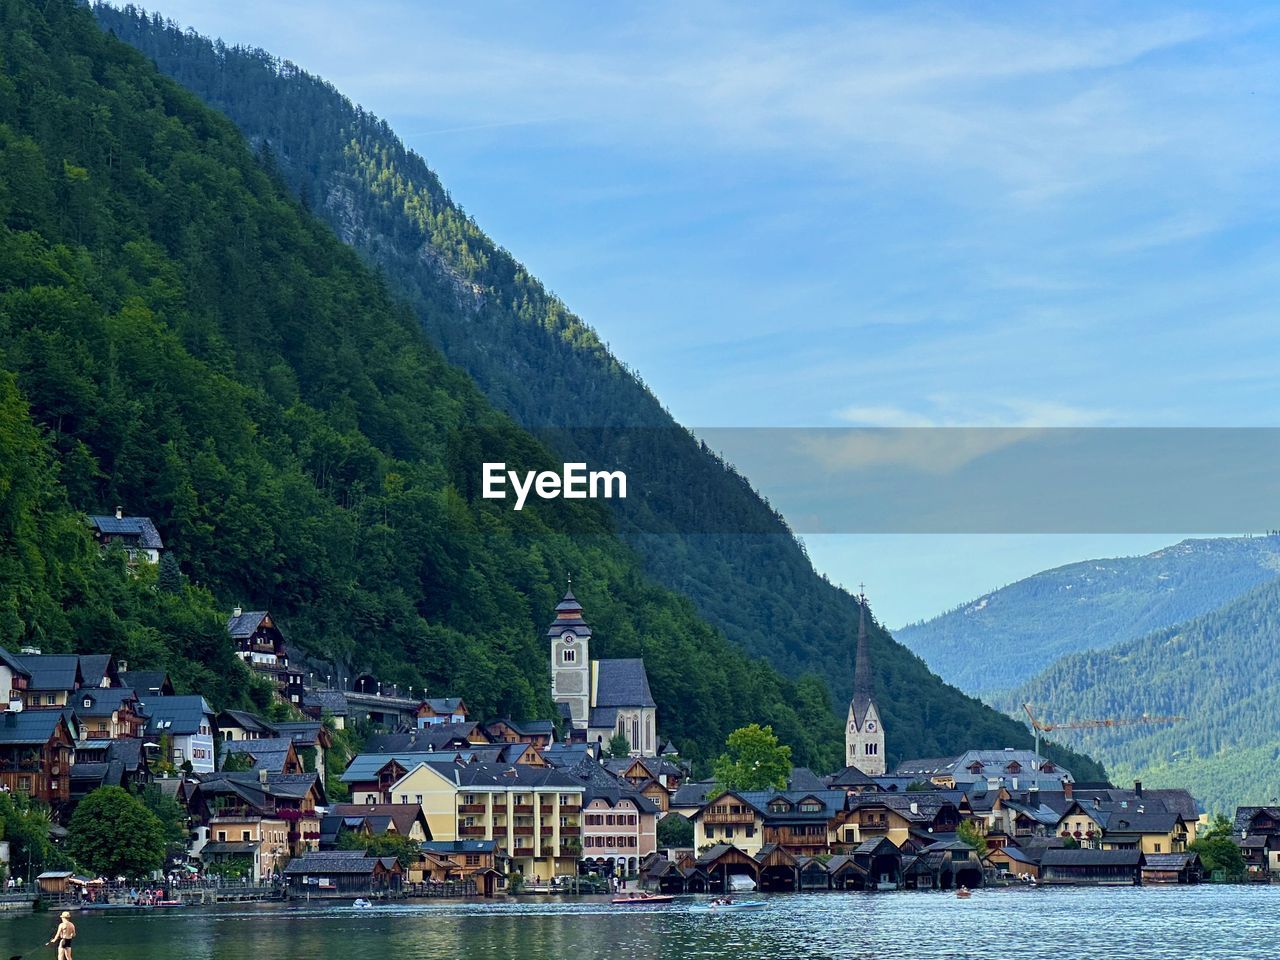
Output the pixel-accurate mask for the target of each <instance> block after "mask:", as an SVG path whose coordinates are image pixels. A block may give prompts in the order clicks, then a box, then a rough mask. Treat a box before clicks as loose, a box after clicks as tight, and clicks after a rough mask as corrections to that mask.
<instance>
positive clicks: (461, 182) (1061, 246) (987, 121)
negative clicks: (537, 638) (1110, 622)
mask: <svg viewBox="0 0 1280 960" xmlns="http://www.w3.org/2000/svg"><path fill="white" fill-rule="evenodd" d="M748 6H749V9H748ZM160 9H161V12H162V13H164V14H166V15H167V16H170V17H172V18H174V19H176V20H177V21H179V22H180V23H182V24H184V25H188V26H191V27H194V28H195V29H197V30H199V31H200V32H202V33H207V34H211V35H217V36H221V37H223V38H224V39H225V40H227V41H228V42H237V43H245V44H249V45H256V46H261V47H263V48H265V49H268V50H270V51H272V52H273V53H276V54H278V55H280V56H283V57H287V58H289V59H292V60H294V61H295V62H297V63H299V64H300V65H302V66H303V67H305V68H306V69H308V70H310V71H312V72H314V73H318V74H320V75H322V76H324V77H326V78H327V79H329V80H330V81H332V82H333V83H334V84H335V85H336V86H337V87H338V88H339V89H341V90H342V91H343V92H345V93H346V94H347V95H349V96H350V97H351V98H352V99H354V100H356V101H358V102H360V103H361V104H363V105H364V106H366V107H367V108H369V109H370V110H372V111H374V112H375V113H378V114H380V115H382V116H384V117H386V118H387V119H388V120H389V121H390V122H391V123H392V125H393V126H394V128H395V129H396V131H397V132H398V133H399V134H400V135H401V136H402V137H403V138H404V140H405V141H406V142H407V143H408V144H409V145H410V146H412V147H413V148H415V149H416V150H418V151H419V152H420V153H421V154H423V156H425V157H426V159H427V160H428V162H429V163H430V164H431V165H432V166H433V167H434V168H435V169H436V170H437V171H438V172H439V173H440V175H441V177H442V179H443V180H444V182H445V184H446V185H447V186H448V188H449V189H450V191H451V192H452V194H453V196H454V198H455V199H457V200H458V201H459V202H460V203H462V205H463V206H464V207H465V208H466V209H467V210H468V211H469V212H470V213H471V214H473V215H474V216H475V217H476V219H477V220H478V221H479V223H480V224H481V225H482V226H483V227H484V228H485V229H486V231H488V232H489V233H490V235H492V236H493V237H494V238H495V239H496V240H497V241H498V242H500V243H502V244H503V245H504V246H506V247H507V248H508V249H510V250H511V251H512V252H513V253H514V254H515V255H516V256H517V257H518V258H519V259H521V260H522V261H524V262H525V263H526V264H527V265H528V266H529V267H530V268H531V269H532V271H533V272H534V273H535V274H536V275H538V276H539V277H541V278H542V279H543V280H544V282H546V283H547V285H548V286H549V287H551V288H552V289H553V290H555V291H556V292H557V293H558V294H560V295H561V296H562V297H563V298H564V299H565V300H566V301H567V302H568V303H569V304H570V306H571V307H573V308H574V309H575V310H576V311H577V312H578V313H580V314H581V315H582V316H583V317H584V318H586V319H587V320H588V322H590V323H591V324H593V325H594V326H595V327H596V328H597V329H598V330H599V331H600V333H601V335H602V337H603V338H604V339H605V340H606V341H607V342H608V343H609V344H610V345H611V346H612V348H613V349H614V351H615V352H616V353H617V354H618V355H619V356H621V357H622V358H623V359H625V360H626V361H627V362H628V363H630V364H631V365H632V366H633V367H634V368H636V369H637V370H638V371H639V372H640V373H641V374H642V375H643V377H644V378H645V380H646V382H647V383H648V384H649V385H650V386H651V387H652V388H653V389H654V390H655V391H656V392H657V394H658V395H659V396H660V397H661V398H662V399H663V401H664V402H665V403H666V404H667V405H668V406H669V408H670V409H671V411H672V412H673V413H674V414H675V415H676V416H677V417H678V418H679V419H680V420H681V421H682V422H684V423H686V424H689V425H691V426H694V427H699V426H706V427H717V426H789V425H800V426H837V425H863V424H870V425H888V426H902V425H956V426H1133V425H1153V426H1234V425H1239V426H1253V425H1275V424H1276V416H1275V414H1274V413H1273V410H1274V409H1275V405H1276V404H1275V401H1276V399H1277V397H1276V393H1277V386H1276V383H1277V378H1276V375H1275V371H1276V370H1277V369H1280V324H1277V323H1276V322H1275V321H1274V319H1273V314H1274V312H1275V304H1276V303H1277V302H1280V298H1278V297H1277V292H1280V291H1278V288H1280V258H1278V257H1277V249H1276V248H1277V231H1276V221H1277V216H1278V213H1280V211H1278V209H1277V207H1278V202H1277V193H1276V191H1275V189H1274V184H1275V182H1276V174H1277V170H1276V167H1277V160H1278V159H1280V126H1278V125H1277V123H1276V119H1277V117H1276V114H1277V104H1278V103H1280V99H1277V92H1278V91H1277V87H1278V86H1280V56H1278V55H1277V53H1276V51H1277V50H1280V44H1278V42H1277V41H1280V10H1276V9H1275V8H1272V7H1268V6H1265V5H1234V4H1204V5H1200V6H1190V5H1178V4H1168V3H1162V4H1145V5H1144V4H1131V5H1123V6H1117V5H1114V4H1100V3H1099V4H1070V3H1066V4H1041V5H1035V6H1032V5H1008V4H981V3H975V4H967V5H964V6H961V5H955V4H913V3H905V4H899V5H893V6H887V5H882V4H862V5H856V4H835V3H822V2H816V3H810V4H805V5H803V6H799V7H797V6H795V5H776V6H769V5H754V4H753V5H743V4H728V3H724V4H718V3H709V4H678V3H650V4H644V5H634V6H629V7H623V6H621V5H603V6H602V5H596V4H486V5H467V9H462V5H443V4H441V5H436V4H429V3H417V2H414V3H408V2H405V3H385V2H384V3H362V4H359V5H351V4H343V3H337V2H330V0H308V2H306V3H295V2H274V3H271V4H263V3H249V2H242V0H216V2H210V0H171V2H169V0H167V2H164V3H163V4H161V6H160ZM766 492H767V491H766ZM1264 525H1274V523H1273V522H1272V523H1268V521H1267V519H1266V518H1263V519H1261V520H1260V526H1264ZM1171 533H1172V531H1171ZM1169 539H1171V538H1170V537H1161V536H1148V537H1125V538H1121V537H1117V536H1102V535H1099V536H1096V537H1084V536H1076V537H1054V538H1045V537H1040V538H975V537H965V538H956V537H950V538H936V537H924V538H922V537H920V536H915V537H897V538H885V537H876V538H868V537H847V536H846V537H821V538H817V537H810V538H808V542H809V546H810V550H811V553H812V555H813V556H814V558H815V561H816V562H817V563H818V565H819V566H820V567H822V568H823V569H825V570H827V571H828V572H829V573H830V574H831V576H832V577H833V578H834V579H836V580H838V581H844V582H848V583H856V582H858V581H859V580H865V581H866V583H867V585H868V591H869V593H870V594H871V596H872V599H873V602H875V603H876V606H877V610H878V611H879V612H880V614H881V616H882V619H884V620H885V621H886V622H888V623H889V624H891V625H896V624H898V623H901V622H905V621H907V620H911V619H916V618H918V617H922V616H927V615H929V614H930V613H933V612H936V611H938V610H941V609H943V608H945V607H949V606H951V605H953V604H955V603H958V602H961V601H963V600H965V599H968V598H969V597H972V596H974V595H976V594H978V593H980V592H983V591H985V590H987V589H989V588H991V587H995V586H998V585H1000V584H1002V583H1005V582H1008V581H1009V580H1012V579H1015V578H1016V577H1018V576H1021V575H1025V574H1028V573H1031V572H1034V571H1035V570H1038V569H1041V568H1043V567H1045V566H1050V565H1053V564H1056V563H1063V562H1068V561H1070V560H1075V559H1082V558H1084V557H1087V556H1094V555H1108V554H1116V553H1132V552H1145V551H1147V550H1150V549H1154V548H1155V547H1157V546H1160V545H1161V544H1162V543H1164V542H1165V541H1167V540H1169Z"/></svg>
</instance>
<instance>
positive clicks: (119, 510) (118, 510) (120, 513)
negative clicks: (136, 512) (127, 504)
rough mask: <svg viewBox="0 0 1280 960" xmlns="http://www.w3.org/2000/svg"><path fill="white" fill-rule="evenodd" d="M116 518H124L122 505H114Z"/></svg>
mask: <svg viewBox="0 0 1280 960" xmlns="http://www.w3.org/2000/svg"><path fill="white" fill-rule="evenodd" d="M116 519H117V520H123V519H124V507H121V506H117V507H116Z"/></svg>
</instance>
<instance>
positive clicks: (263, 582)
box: [0, 0, 958, 767]
mask: <svg viewBox="0 0 1280 960" xmlns="http://www.w3.org/2000/svg"><path fill="white" fill-rule="evenodd" d="M473 430H474V431H479V432H478V433H476V434H474V435H475V436H478V437H479V438H480V440H479V441H477V442H489V443H492V444H494V451H501V454H502V457H501V458H503V459H509V460H513V461H517V462H523V463H526V464H528V465H529V466H530V467H537V466H543V467H548V466H551V465H552V458H551V456H550V454H549V453H548V452H547V451H545V450H543V449H541V448H540V447H539V446H538V444H537V442H536V441H535V440H534V439H533V438H532V437H530V436H529V435H528V434H527V433H525V432H524V431H522V430H521V429H519V428H518V427H516V426H515V425H514V424H513V423H512V422H511V421H510V420H509V419H507V418H506V417H505V415H503V414H501V413H498V412H496V411H495V410H494V409H493V407H492V406H491V405H490V404H489V402H488V401H487V400H486V399H485V397H484V396H483V394H481V393H480V391H479V390H477V389H476V388H475V386H474V385H473V384H472V383H471V382H470V381H469V380H468V378H467V376H466V375H465V374H464V373H462V372H461V371H459V370H457V369H456V368H454V367H452V366H450V365H449V364H448V363H446V362H445V360H444V359H443V358H442V357H441V356H440V355H439V353H438V352H437V351H436V350H435V349H434V348H433V347H432V346H431V344H430V343H429V342H428V341H427V339H426V337H425V336H424V335H423V332H422V329H421V325H420V324H419V322H418V320H417V318H416V317H415V316H414V314H413V313H412V312H411V311H410V310H409V309H408V308H407V307H405V306H403V305H402V304H401V303H399V302H397V301H396V300H394V299H393V298H392V297H391V296H390V295H389V294H388V292H387V290H386V289H385V287H384V286H383V285H382V284H381V282H380V281H379V280H378V279H377V278H376V277H375V275H374V274H373V272H372V271H371V270H370V269H369V268H368V267H367V266H366V265H365V264H364V263H362V262H361V260H360V259H359V258H358V257H357V256H356V255H355V254H354V253H353V252H352V251H351V250H350V249H348V248H347V247H345V246H344V245H343V244H342V243H340V242H339V241H338V239H337V238H336V237H334V235H333V233H332V232H331V231H330V230H329V228H328V227H327V226H325V225H324V224H323V223H320V222H319V221H318V220H316V219H314V218H313V217H312V216H310V215H309V214H308V213H307V212H306V211H305V209H304V208H303V206H302V204H301V203H300V202H299V201H298V200H297V199H295V198H294V197H292V196H291V194H290V193H289V191H288V190H287V188H286V187H285V186H284V185H283V184H281V183H279V182H278V181H277V180H276V179H274V178H273V176H272V175H271V173H270V172H269V170H268V169H266V168H264V166H263V165H262V164H261V163H260V162H259V160H258V159H257V158H255V156H254V155H253V153H252V152H251V151H250V150H249V149H248V148H247V146H246V144H245V141H244V139H243V137H242V136H241V134H240V132H239V131H238V130H237V129H236V128H235V126H234V125H233V124H232V123H231V122H230V121H228V120H227V119H225V118H224V117H222V116H220V115H219V114H217V113H216V112H214V111H213V110H211V109H209V108H208V107H206V106H204V105H203V104H202V103H200V101H199V100H197V99H196V98H195V97H194V96H193V95H191V94H190V93H188V92H187V91H185V90H183V89H181V88H180V87H179V86H178V85H177V84H175V83H173V82H172V81H170V80H168V79H166V78H164V77H162V76H161V75H160V74H159V73H157V72H156V70H155V68H154V66H153V65H152V64H151V63H149V62H148V61H147V60H146V59H145V58H144V57H143V56H142V55H140V54H139V53H138V52H137V51H135V50H133V49H132V48H130V47H128V46H127V45H125V44H123V43H121V42H119V41H117V40H115V39H112V38H110V37H109V36H108V35H107V34H105V33H104V32H102V31H101V30H100V29H99V28H98V27H97V25H96V24H95V22H94V20H93V18H92V15H91V13H90V12H89V10H88V9H86V8H84V7H83V6H81V5H79V4H77V3H75V2H74V0H43V2H40V3H34V2H29V0H0V444H2V445H3V446H2V448H0V454H2V456H0V644H3V645H4V646H6V647H9V648H11V649H12V648H15V647H17V646H19V645H22V644H26V643H32V642H34V643H37V644H39V645H40V646H41V647H42V648H43V649H45V650H46V651H58V650H69V649H70V650H81V651H104V650H110V651H111V652H114V653H115V654H117V655H118V656H124V657H127V658H128V659H129V660H130V662H131V663H132V664H133V665H135V666H148V665H154V664H160V663H163V664H165V665H167V666H169V667H170V669H172V670H173V671H174V673H175V674H176V675H177V678H178V680H179V682H180V683H182V684H183V686H184V687H185V688H187V689H192V688H196V689H199V690H201V692H205V693H207V695H208V696H209V697H210V699H211V700H213V701H214V702H215V703H216V704H218V705H219V706H221V705H225V704H228V703H233V702H235V701H236V700H237V699H238V698H241V697H243V696H244V695H245V688H246V687H247V676H246V674H245V672H244V671H243V668H241V667H238V666H237V665H236V664H235V661H234V658H233V657H232V654H231V647H230V642H229V640H228V639H227V636H226V632H225V628H224V626H223V621H222V618H221V617H220V616H219V615H218V613H217V611H218V610H219V609H221V610H222V611H225V610H227V609H228V608H229V607H230V606H231V605H232V604H233V603H235V602H238V601H241V602H244V603H246V604H249V603H252V604H254V605H258V604H261V605H264V606H269V607H270V608H271V609H272V610H273V611H274V612H276V613H277V615H278V616H279V618H280V619H281V620H282V621H283V622H285V623H286V624H288V626H289V627H290V630H291V633H292V636H293V638H294V639H295V641H298V642H301V644H302V645H303V646H304V647H305V648H306V649H307V651H308V652H310V653H312V654H318V655H322V656H325V657H329V658H337V659H341V660H343V661H345V662H348V663H351V664H353V665H355V666H358V667H364V668H369V669H372V670H375V671H376V672H377V673H378V675H379V676H381V677H384V678H385V679H387V680H389V681H398V682H399V683H400V684H402V685H404V684H413V685H415V686H416V687H417V688H418V689H424V688H425V689H427V690H429V691H433V692H437V693H443V692H446V691H447V692H449V693H454V694H459V695H462V696H464V697H465V698H466V701H467V703H468V704H469V705H470V706H471V707H472V708H473V709H474V710H475V711H476V712H477V713H479V714H482V715H490V716H499V715H504V714H511V715H513V716H516V717H528V716H538V715H540V716H548V715H549V714H550V712H551V706H550V702H549V690H548V683H547V669H548V668H547V662H548V661H547V651H546V649H545V646H544V644H543V641H542V635H543V632H544V630H545V627H546V624H547V622H548V619H549V617H550V616H551V611H552V610H553V608H554V605H555V603H556V602H557V601H558V599H559V597H560V595H561V594H562V593H563V590H564V584H565V578H566V575H567V574H568V573H570V572H572V574H573V575H574V586H575V588H576V589H577V590H578V594H579V596H580V598H581V599H582V600H583V602H584V603H585V604H586V607H587V610H588V612H589V616H590V617H591V620H592V623H593V625H594V627H595V628H596V636H597V637H598V638H599V639H598V643H597V644H595V646H594V647H593V650H596V651H598V652H599V653H600V654H603V655H613V656H641V655H642V656H643V657H644V658H645V661H646V663H647V665H648V669H649V676H650V680H651V683H652V689H653V691H654V694H655V697H656V699H657V701H658V710H659V716H660V718H661V724H662V730H663V733H664V734H665V735H667V736H672V737H674V738H675V739H676V742H677V743H678V744H679V745H680V746H681V748H682V751H687V752H688V753H689V755H690V756H691V757H694V758H698V757H705V756H706V755H707V754H708V753H710V752H712V751H718V750H719V749H720V748H721V747H722V745H723V741H724V738H725V736H726V735H727V734H728V733H729V731H731V730H732V729H734V728H735V727H737V726H739V725H741V724H744V723H747V722H750V721H760V722H770V723H773V724H774V726H775V728H776V729H778V731H779V734H780V735H781V736H782V737H784V738H785V739H786V740H787V741H789V742H791V743H792V744H794V745H795V749H796V755H797V757H798V758H799V759H800V760H801V761H802V762H804V763H810V764H813V765H815V766H818V767H832V766H835V765H836V764H837V763H838V757H839V752H840V743H841V734H840V724H839V722H838V720H837V719H836V717H835V715H834V714H833V712H832V709H831V707H830V705H829V703H828V701H827V699H826V692H825V690H824V688H823V687H822V685H821V684H820V683H819V682H817V681H815V680H808V681H800V682H794V681H791V680H786V679H783V678H782V677H780V676H779V675H778V674H777V673H776V672H774V671H773V670H772V668H770V667H768V666H766V665H765V664H763V663H761V662H758V661H756V662H753V661H752V660H750V659H749V658H748V657H747V656H746V655H745V654H744V653H743V652H741V651H740V650H738V649H737V648H735V647H734V646H732V645H731V644H729V642H728V641H727V640H726V639H725V638H724V637H723V635H721V634H720V633H719V632H718V631H716V630H715V629H714V628H712V627H710V626H709V625H707V624H706V623H705V622H704V621H703V620H701V619H700V618H699V617H698V615H697V612H696V611H695V609H694V607H693V605H692V604H691V603H690V602H688V601H687V600H684V599H682V598H680V597H678V596H676V595H675V594H673V593H671V592H669V591H667V590H665V589H663V588H661V587H659V586H657V585H656V584H654V583H653V582H652V581H650V580H649V579H648V578H647V577H646V576H645V574H644V573H643V571H642V570H641V569H640V565H639V563H638V562H637V560H636V559H635V557H634V555H633V553H632V552H631V550H630V549H629V548H628V547H626V546H625V545H624V544H622V543H621V542H620V541H618V540H617V538H616V537H613V536H611V535H610V533H609V528H610V524H611V520H610V518H609V516H608V515H607V514H605V513H603V512H602V511H600V510H599V508H597V507H594V506H592V505H590V504H579V503H577V502H574V503H572V504H566V503H564V502H563V501H562V502H561V506H560V507H559V508H557V509H552V510H548V509H539V510H537V511H531V510H526V511H524V512H523V513H514V512H513V511H511V509H510V507H509V506H506V505H499V504H495V503H494V502H492V501H485V500H481V499H479V498H478V497H473V496H468V495H467V493H466V492H465V491H467V490H468V489H469V488H471V487H473V486H474V484H472V483H470V482H469V474H470V472H471V471H472V469H473V465H472V464H470V463H466V462H463V461H462V460H460V459H459V458H458V457H456V456H451V455H450V453H451V451H452V450H455V449H456V445H455V444H454V443H453V441H454V439H455V438H456V437H457V436H458V435H459V434H460V433H464V432H465V433H466V435H467V436H472V435H473V434H472V433H471V432H470V431H473ZM494 451H490V452H494ZM480 452H481V453H484V452H485V451H480ZM463 474H467V475H468V476H463ZM115 504H123V505H125V508H126V510H128V511H129V512H130V513H134V514H147V515H150V516H151V517H153V518H154V519H155V520H156V522H157V524H158V526H159V527H160V529H161V532H162V533H163V536H164V539H165V541H166V543H167V545H168V546H169V547H171V548H172V549H173V551H174V552H175V553H176V554H177V555H178V556H179V557H180V559H181V567H182V569H183V571H184V572H185V574H186V575H187V576H188V577H189V578H190V580H191V581H193V582H194V583H196V584H199V588H195V587H191V586H184V585H183V584H182V583H181V582H180V578H178V579H179V582H176V583H175V582H172V581H173V580H174V579H175V578H173V577H169V578H168V579H169V581H170V582H168V583H166V584H163V585H162V584H160V583H159V582H158V581H157V578H155V576H154V574H153V573H152V572H150V571H147V572H145V573H144V574H143V575H142V576H140V577H138V578H137V579H133V578H130V577H129V576H128V575H127V574H126V573H125V571H124V564H123V562H122V561H121V558H119V557H115V556H108V557H106V558H105V559H100V558H99V557H98V554H97V551H96V550H95V549H93V548H92V547H91V545H90V542H89V540H88V536H87V533H86V530H85V525H84V521H83V512H84V511H90V510H92V511H98V512H101V511H104V510H108V509H110V508H111V507H112V506H114V505H115ZM568 529H572V530H574V531H575V533H578V534H579V535H578V536H574V537H570V536H567V535H565V533H564V531H565V530H568ZM583 531H586V533H583ZM591 531H595V533H594V535H592V534H591V533H590V532H591ZM957 699H958V698H957Z"/></svg>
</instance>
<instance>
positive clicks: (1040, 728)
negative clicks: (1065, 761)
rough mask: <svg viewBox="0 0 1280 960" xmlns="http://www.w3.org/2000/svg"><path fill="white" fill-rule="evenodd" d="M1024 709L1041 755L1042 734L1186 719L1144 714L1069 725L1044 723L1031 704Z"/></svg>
mask: <svg viewBox="0 0 1280 960" xmlns="http://www.w3.org/2000/svg"><path fill="white" fill-rule="evenodd" d="M1022 709H1023V710H1025V711H1026V712H1027V719H1028V720H1030V721H1031V730H1032V732H1033V733H1034V734H1035V736H1036V753H1037V754H1039V753H1040V734H1041V733H1048V732H1049V731H1050V730H1097V729H1099V728H1101V727H1132V726H1136V725H1138V724H1140V723H1177V722H1178V721H1179V720H1185V719H1187V718H1186V717H1153V716H1151V715H1150V714H1147V713H1144V714H1143V715H1142V716H1140V717H1108V718H1107V719H1105V720H1072V721H1071V722H1069V723H1044V722H1043V721H1041V720H1038V719H1037V718H1036V715H1035V714H1034V713H1032V712H1031V704H1029V703H1024V704H1023V705H1022Z"/></svg>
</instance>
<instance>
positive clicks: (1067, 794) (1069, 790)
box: [1062, 780, 1075, 800]
mask: <svg viewBox="0 0 1280 960" xmlns="http://www.w3.org/2000/svg"><path fill="white" fill-rule="evenodd" d="M1074 792H1075V786H1074V784H1072V782H1071V781H1070V780H1063V781H1062V799H1064V800H1070V799H1071V796H1072V794H1073V793H1074Z"/></svg>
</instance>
